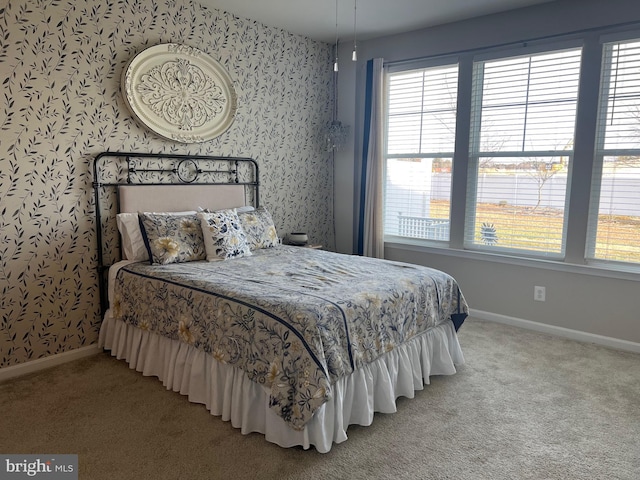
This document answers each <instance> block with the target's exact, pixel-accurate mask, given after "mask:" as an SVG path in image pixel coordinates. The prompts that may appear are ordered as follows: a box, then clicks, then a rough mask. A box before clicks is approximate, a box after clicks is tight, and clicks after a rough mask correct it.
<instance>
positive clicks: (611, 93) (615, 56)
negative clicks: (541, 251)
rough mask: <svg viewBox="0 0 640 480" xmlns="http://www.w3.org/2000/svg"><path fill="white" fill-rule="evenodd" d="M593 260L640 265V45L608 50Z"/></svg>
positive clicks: (593, 207)
mask: <svg viewBox="0 0 640 480" xmlns="http://www.w3.org/2000/svg"><path fill="white" fill-rule="evenodd" d="M587 245H588V248H587V258H589V259H596V260H606V261H615V262H627V263H640V40H633V41H626V42H615V43H607V44H605V45H604V55H603V63H602V79H601V88H600V108H599V116H598V135H597V138H596V158H595V164H594V175H593V183H592V204H591V210H590V222H589V230H588V234H587Z"/></svg>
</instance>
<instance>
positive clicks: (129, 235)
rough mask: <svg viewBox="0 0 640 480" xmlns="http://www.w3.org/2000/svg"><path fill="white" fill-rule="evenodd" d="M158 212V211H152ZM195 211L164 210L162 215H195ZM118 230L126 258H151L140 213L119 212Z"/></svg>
mask: <svg viewBox="0 0 640 480" xmlns="http://www.w3.org/2000/svg"><path fill="white" fill-rule="evenodd" d="M151 213H156V212H151ZM195 213H196V212H195V211H188V212H162V213H160V214H161V215H195ZM116 223H117V224H118V231H119V232H120V238H121V239H122V254H123V256H124V258H125V259H126V260H134V261H136V262H143V261H146V260H149V252H148V251H147V246H146V245H145V243H144V238H142V231H141V230H140V220H138V213H137V212H136V213H119V214H118V215H116Z"/></svg>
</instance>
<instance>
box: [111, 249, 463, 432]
mask: <svg viewBox="0 0 640 480" xmlns="http://www.w3.org/2000/svg"><path fill="white" fill-rule="evenodd" d="M114 293H115V301H114V305H113V308H112V310H113V313H114V316H115V317H116V318H117V319H120V320H122V321H124V322H126V323H128V324H131V325H134V326H136V327H138V328H141V329H144V330H149V331H152V332H156V333H158V334H161V335H164V336H166V337H169V338H171V339H174V340H180V341H183V342H186V343H188V344H190V345H193V346H194V347H196V348H199V349H201V350H203V351H205V352H207V353H209V354H211V355H212V356H213V357H214V358H215V359H216V360H218V361H219V362H223V363H227V364H231V365H234V366H236V367H238V368H240V369H242V370H243V371H244V372H246V374H247V376H248V377H249V378H250V379H251V380H253V381H255V382H258V383H260V384H263V385H265V386H266V387H267V388H268V389H269V391H270V406H271V408H273V409H274V410H275V411H276V413H277V414H278V415H280V416H281V417H282V418H283V419H284V420H285V421H286V422H287V423H288V424H289V425H290V426H291V427H292V428H294V429H302V428H304V425H305V423H306V422H307V421H309V420H310V419H311V418H312V416H313V414H314V412H315V411H316V410H317V409H318V408H319V407H320V406H321V405H322V404H323V403H324V402H326V401H327V400H328V399H329V398H331V392H332V383H333V382H334V381H335V380H336V379H337V378H339V377H341V376H344V375H348V374H350V373H351V372H353V371H354V370H355V369H357V368H359V367H360V366H362V365H364V364H366V363H367V362H371V361H373V360H375V359H376V358H378V357H380V356H381V355H383V354H385V352H388V351H390V350H392V349H394V348H395V347H396V346H398V345H400V344H402V343H403V342H406V341H408V340H410V339H411V338H413V337H415V336H416V335H419V334H421V333H422V332H424V331H425V330H427V329H429V328H431V327H434V326H436V325H438V324H440V323H442V322H445V321H447V320H449V319H452V320H453V321H454V324H455V326H456V328H458V327H459V326H460V325H461V324H462V322H463V321H464V318H465V317H466V316H467V312H468V307H467V304H466V302H465V300H464V297H463V296H462V294H461V293H460V290H459V289H458V285H457V283H456V281H455V280H454V279H453V278H452V277H451V276H449V275H447V274H445V273H443V272H441V271H438V270H434V269H430V268H427V267H421V266H417V265H410V264H406V263H399V262H391V261H386V260H378V259H372V258H367V257H357V256H351V255H340V254H336V253H331V252H326V251H322V250H313V249H308V248H300V247H288V246H279V247H275V248H269V249H262V250H257V251H255V252H254V255H252V256H250V257H246V258H237V259H232V260H226V261H221V262H206V261H196V262H188V263H178V264H171V265H154V266H151V265H148V264H146V263H135V264H131V265H127V266H125V267H123V268H122V269H120V271H119V272H118V274H117V276H116V282H115V285H114Z"/></svg>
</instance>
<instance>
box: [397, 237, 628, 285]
mask: <svg viewBox="0 0 640 480" xmlns="http://www.w3.org/2000/svg"><path fill="white" fill-rule="evenodd" d="M385 247H389V248H395V249H398V250H407V251H413V252H421V253H427V254H431V255H446V256H451V257H458V258H466V259H470V260H480V261H484V262H495V263H506V264H509V265H518V266H521V267H531V268H541V269H546V270H555V271H558V272H565V273H577V274H580V275H593V276H597V277H606V278H615V279H619V280H631V281H635V282H640V266H638V267H635V266H629V267H626V266H618V265H610V264H603V263H599V262H598V263H595V262H594V263H592V264H585V265H578V264H575V263H567V262H564V261H562V260H549V259H541V258H528V257H519V256H515V255H504V254H498V253H489V252H478V251H471V250H460V249H454V248H449V247H444V246H443V247H441V246H438V245H436V244H435V243H429V242H424V241H419V240H412V239H399V238H397V237H396V238H394V239H393V241H389V240H385Z"/></svg>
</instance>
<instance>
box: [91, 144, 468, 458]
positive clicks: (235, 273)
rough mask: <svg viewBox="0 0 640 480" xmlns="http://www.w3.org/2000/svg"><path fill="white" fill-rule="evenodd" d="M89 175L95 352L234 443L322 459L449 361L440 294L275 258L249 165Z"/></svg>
mask: <svg viewBox="0 0 640 480" xmlns="http://www.w3.org/2000/svg"><path fill="white" fill-rule="evenodd" d="M94 176H95V180H94V192H95V203H96V213H97V218H96V225H97V230H98V232H97V238H98V264H99V265H98V275H99V283H100V292H101V306H102V310H103V322H102V326H101V329H100V336H99V344H100V346H101V347H103V348H104V349H106V350H109V351H110V352H111V354H112V355H114V356H116V357H117V358H119V359H123V360H125V361H126V362H127V363H128V364H129V365H130V367H131V368H134V369H136V370H137V371H140V372H141V373H142V374H143V375H148V376H156V377H158V378H159V379H160V380H161V381H162V382H163V384H164V385H165V386H166V388H167V389H170V390H173V391H176V392H180V393H181V394H184V395H186V396H187V397H188V399H189V401H191V402H195V403H201V404H204V405H205V406H206V408H207V409H208V410H209V411H210V412H211V414H212V415H216V416H220V417H221V418H222V419H223V420H225V421H230V422H231V424H232V425H233V426H234V427H236V428H239V429H240V430H241V431H242V433H244V434H247V433H251V432H259V433H261V434H263V435H264V436H265V438H266V440H267V441H269V442H273V443H276V444H278V445H280V446H282V447H292V446H301V447H303V448H305V449H308V448H310V447H311V446H313V447H315V449H316V450H317V451H319V452H321V453H326V452H328V451H329V450H330V449H331V448H332V445H333V444H334V443H341V442H343V441H345V440H346V439H347V435H346V432H347V428H348V426H349V425H351V424H358V425H369V424H371V422H372V421H373V417H374V413H375V412H382V413H393V412H395V410H396V405H395V403H396V399H397V398H398V397H400V396H405V397H409V398H413V396H414V394H415V391H416V390H420V389H422V388H423V387H424V385H425V384H428V383H429V377H430V376H432V375H451V374H453V373H455V371H456V365H459V364H462V363H463V362H464V357H463V354H462V351H461V349H460V345H459V343H458V339H457V334H456V332H457V330H458V329H459V328H460V326H461V325H462V323H463V322H464V320H465V318H466V316H467V313H468V307H467V304H466V302H465V300H464V297H463V295H462V293H461V292H460V289H459V287H458V284H457V282H456V281H455V279H453V278H452V277H451V276H450V275H448V274H446V273H444V272H441V271H438V270H434V269H430V268H427V267H422V266H417V265H410V264H406V263H400V262H391V261H386V260H379V259H371V258H366V257H358V256H354V255H342V254H338V253H334V252H329V251H325V250H318V249H311V248H304V247H297V246H288V245H282V244H281V242H280V239H279V235H278V232H277V229H276V227H275V225H274V223H273V220H272V218H271V216H270V215H269V212H268V209H267V208H265V207H264V206H261V205H260V201H259V194H258V193H259V192H258V188H259V178H258V177H259V175H258V165H257V163H256V162H255V161H253V160H252V159H247V158H229V157H213V156H183V155H154V154H136V153H120V152H105V153H103V154H100V155H98V156H97V157H96V159H95V162H94ZM172 242H173V243H172ZM178 245H179V247H178Z"/></svg>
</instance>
